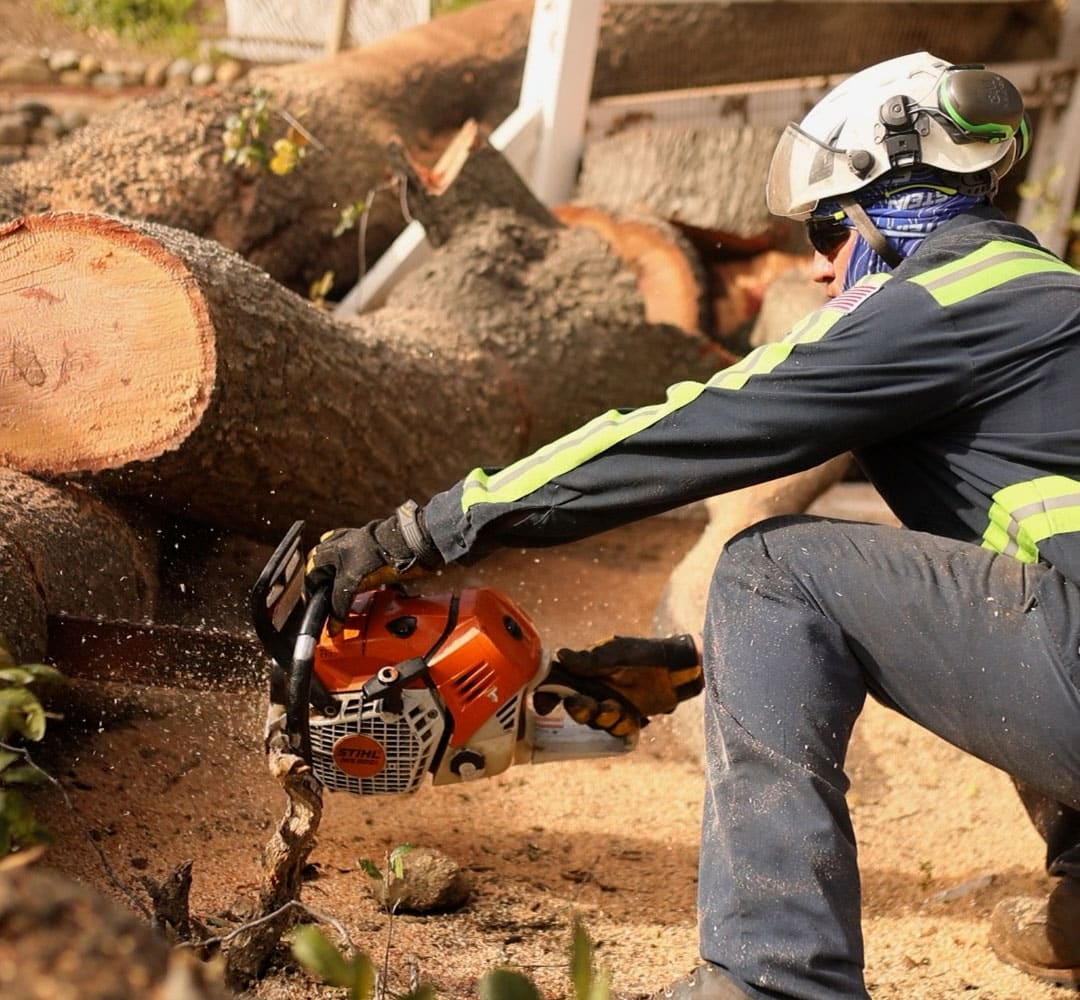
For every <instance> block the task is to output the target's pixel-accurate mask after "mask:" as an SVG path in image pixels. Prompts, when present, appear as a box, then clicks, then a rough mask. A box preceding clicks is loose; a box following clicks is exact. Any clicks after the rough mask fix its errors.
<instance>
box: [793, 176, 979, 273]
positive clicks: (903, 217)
mask: <svg viewBox="0 0 1080 1000" xmlns="http://www.w3.org/2000/svg"><path fill="white" fill-rule="evenodd" d="M856 197H857V199H858V202H859V204H860V205H862V207H863V208H864V209H865V210H866V214H867V215H868V216H869V217H870V221H871V222H873V224H874V225H875V226H877V228H878V229H879V230H880V231H881V234H882V235H883V236H884V237H885V239H886V240H888V242H889V245H890V246H892V247H893V248H894V249H895V250H896V251H897V252H898V253H899V254H900V256H901V257H908V256H910V255H911V254H913V253H914V252H915V251H916V249H918V247H919V244H920V243H922V241H923V240H924V239H926V237H927V235H928V234H930V233H932V232H933V231H934V230H935V229H937V227H938V226H940V225H941V223H943V222H945V221H946V220H948V219H951V218H953V216H955V215H959V214H960V213H961V212H966V211H967V210H968V209H970V208H973V207H974V206H976V205H986V204H989V201H990V198H989V196H988V195H971V194H961V193H960V192H959V191H957V189H956V188H955V187H951V186H950V185H949V178H948V176H947V175H946V174H943V173H942V172H941V171H940V170H934V169H933V168H930V167H915V168H914V169H912V170H905V171H903V172H894V173H891V174H888V175H887V176H885V177H882V178H880V179H879V180H876V181H874V183H873V184H868V185H867V186H866V187H864V188H863V189H862V190H860V191H858V192H856ZM814 215H815V216H819V217H820V216H832V217H834V218H838V219H840V221H841V222H842V223H843V224H844V225H845V226H847V227H848V228H849V229H854V228H855V224H854V222H852V221H851V219H849V218H848V217H847V216H846V215H844V210H843V209H842V208H841V207H840V203H839V202H838V201H836V200H835V199H830V200H828V201H823V202H821V203H820V204H819V205H818V208H817V211H815V213H814ZM856 235H857V237H858V238H857V239H856V242H855V248H854V249H853V250H852V253H851V257H850V259H849V261H848V266H847V271H846V272H845V273H844V289H845V290H846V289H848V288H851V286H852V285H854V284H857V283H858V281H859V280H860V279H862V278H864V277H866V275H868V274H876V273H878V272H879V271H890V270H892V268H891V267H889V265H888V264H887V263H885V261H884V260H882V259H881V257H880V256H878V254H877V253H876V252H875V251H874V249H873V248H872V247H871V246H870V244H869V243H867V242H866V240H865V239H864V238H863V236H862V234H861V233H859V232H858V231H856Z"/></svg>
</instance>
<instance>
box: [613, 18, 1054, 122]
mask: <svg viewBox="0 0 1080 1000" xmlns="http://www.w3.org/2000/svg"><path fill="white" fill-rule="evenodd" d="M1061 19H1062V5H1061V4H1060V3H1059V2H1056V0H1012V2H1008V3H1006V2H996V3H987V2H986V0H968V2H967V3H953V2H949V0H923V2H915V3H891V2H890V3H887V2H883V0H845V2H844V3H831V4H830V3H761V2H760V0H731V2H724V3H610V4H607V5H606V7H605V9H604V11H603V14H602V16H601V22H600V42H599V47H598V50H597V56H596V68H595V70H594V73H593V96H594V97H609V96H613V95H618V94H641V93H644V92H646V91H660V90H674V89H677V88H681V87H709V86H713V85H720V84H726V83H742V82H746V81H748V80H778V79H782V78H791V77H802V76H823V75H825V74H828V73H854V72H856V71H858V70H860V69H862V68H863V67H865V66H869V65H870V64H871V63H875V62H879V61H881V60H882V59H889V58H891V57H892V56H895V55H896V54H897V53H898V52H918V51H919V50H920V49H927V50H929V51H930V52H934V53H939V54H943V55H945V56H947V57H948V58H949V59H951V60H952V61H953V62H955V63H966V62H1007V61H1009V60H1012V59H1018V60H1019V59H1039V58H1043V59H1052V58H1054V56H1055V55H1056V46H1057V39H1058V38H1060V37H1061ZM884 25H887V29H888V30H880V29H881V28H883V26H884ZM705 103H706V105H707V104H708V102H707V101H706V102H705ZM721 110H724V111H734V112H735V113H737V112H738V108H734V109H721ZM710 113H711V114H712V115H713V116H715V113H716V109H715V108H714V107H706V109H705V112H704V115H703V117H707V116H708V115H709V114H710Z"/></svg>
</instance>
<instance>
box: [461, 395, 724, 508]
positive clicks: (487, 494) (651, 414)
mask: <svg viewBox="0 0 1080 1000" xmlns="http://www.w3.org/2000/svg"><path fill="white" fill-rule="evenodd" d="M704 391H705V386H704V384H702V383H701V382H679V383H678V384H677V385H673V386H672V387H671V388H670V389H668V392H667V398H666V399H665V401H664V402H663V403H657V404H655V405H653V406H644V407H641V408H639V409H636V410H631V411H629V412H628V413H624V412H620V411H619V410H609V411H608V412H607V413H603V414H601V415H600V416H599V417H596V418H595V419H593V420H591V421H589V423H587V424H585V425H584V426H583V427H579V428H578V429H577V430H576V431H572V432H571V433H570V434H567V435H565V436H564V437H561V438H559V439H558V440H556V441H553V442H551V444H548V445H545V446H544V447H543V448H541V449H540V450H539V451H537V452H534V453H533V454H532V455H528V456H526V457H525V458H523V459H521V460H519V461H517V462H515V463H514V464H513V465H508V466H507V467H506V468H505V469H500V470H499V471H498V472H496V473H494V474H493V475H490V476H489V475H487V473H485V472H484V471H483V470H482V469H473V471H472V472H470V473H469V475H468V476H467V477H466V479H465V484H464V490H463V492H462V495H461V510H462V512H463V513H464V512H465V511H467V510H468V509H469V508H470V507H472V506H473V505H474V504H478V503H507V502H512V501H514V500H520V499H521V498H522V497H523V496H526V495H528V494H529V493H532V492H533V490H536V489H539V488H540V487H541V486H543V485H544V484H545V483H547V482H550V481H551V480H552V479H554V478H555V477H556V476H560V475H563V474H564V473H567V472H569V471H570V470H571V469H576V468H577V467H578V466H579V465H583V464H584V463H585V462H587V461H588V460H589V459H590V458H594V457H595V456H597V455H599V454H600V453H601V452H604V451H606V450H607V449H608V448H611V447H612V446H614V445H616V444H618V443H619V442H620V441H623V440H625V439H626V438H628V437H630V435H631V434H636V433H638V432H639V431H643V430H645V429H646V428H647V427H650V426H652V425H653V424H655V423H656V422H657V421H658V420H660V419H661V418H662V417H665V416H667V415H668V414H669V413H673V412H674V411H675V410H677V409H679V408H680V407H683V406H685V405H686V404H687V403H690V402H692V401H693V400H695V399H697V397H698V396H700V395H701V393H703V392H704Z"/></svg>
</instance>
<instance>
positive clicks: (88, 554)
mask: <svg viewBox="0 0 1080 1000" xmlns="http://www.w3.org/2000/svg"><path fill="white" fill-rule="evenodd" d="M156 562H157V550H156V541H155V539H154V538H153V536H151V535H149V534H141V533H140V532H138V531H137V530H135V529H134V528H132V527H131V525H130V524H129V522H128V520H127V519H126V518H125V517H123V516H121V515H120V514H118V513H117V512H116V511H114V510H112V509H111V508H109V507H107V506H106V505H105V504H104V503H102V501H101V500H100V499H99V498H98V497H96V496H94V495H93V494H92V493H90V492H88V491H87V490H85V489H84V488H82V487H80V486H77V485H49V484H46V483H42V482H39V481H37V480H36V479H34V478H32V477H31V476H26V475H22V474H21V473H18V472H15V471H13V470H11V469H4V468H0V634H2V635H4V637H5V638H6V640H7V642H8V643H9V645H10V646H11V651H12V653H13V654H14V655H15V657H16V659H17V660H18V661H20V662H28V661H31V660H36V659H40V658H41V657H42V656H43V655H44V653H45V651H46V646H47V624H46V615H47V614H49V613H55V612H65V613H67V614H69V615H76V616H79V617H81V618H88V617H97V616H108V617H111V618H125V619H132V620H139V619H143V618H146V617H149V616H150V615H151V614H152V613H153V611H154V607H155V602H156V598H157V588H158V581H157V565H156Z"/></svg>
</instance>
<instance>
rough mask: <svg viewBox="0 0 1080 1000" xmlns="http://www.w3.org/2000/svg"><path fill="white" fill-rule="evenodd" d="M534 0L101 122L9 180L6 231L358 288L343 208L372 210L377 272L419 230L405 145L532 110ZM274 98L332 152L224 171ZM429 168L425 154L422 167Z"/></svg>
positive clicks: (5, 182)
mask: <svg viewBox="0 0 1080 1000" xmlns="http://www.w3.org/2000/svg"><path fill="white" fill-rule="evenodd" d="M531 14H532V4H531V3H530V2H529V0H493V2H488V3H481V4H478V5H476V6H475V7H473V8H470V9H467V10H463V11H460V12H457V13H454V14H449V15H444V16H441V17H438V18H434V19H432V20H431V21H430V22H427V23H425V24H423V25H420V26H417V27H416V28H412V29H409V30H407V31H403V32H399V33H397V34H395V35H392V36H389V37H386V38H383V39H380V40H378V41H376V42H373V43H371V44H370V45H366V46H362V47H360V48H355V49H350V50H348V51H345V52H342V53H340V54H338V55H336V56H334V57H332V58H327V59H320V60H312V61H309V62H302V63H296V64H290V65H284V66H278V67H273V68H261V69H257V70H255V71H253V72H252V73H251V74H249V76H248V77H247V79H246V80H244V81H241V82H240V83H238V84H235V85H232V86H230V87H217V86H215V87H208V88H204V89H199V90H197V91H179V92H178V91H166V92H164V93H161V94H158V95H154V96H152V97H149V98H145V99H141V100H132V101H127V102H125V103H124V105H123V107H122V108H119V109H117V110H115V111H113V112H110V113H105V114H101V115H98V116H95V117H94V119H93V120H92V121H91V122H90V124H88V125H87V126H85V127H84V128H82V129H80V130H79V131H78V132H77V133H75V134H73V136H72V137H71V139H70V140H69V141H66V142H63V143H58V144H56V145H54V146H51V147H49V149H48V150H47V151H46V152H45V154H44V155H43V156H41V157H39V158H37V159H35V160H32V161H24V162H20V163H16V164H12V165H9V166H7V167H6V168H4V169H0V221H4V220H10V219H15V218H19V217H22V216H26V215H36V214H40V213H43V212H47V211H53V212H58V211H79V212H90V213H102V214H108V215H115V216H121V217H125V218H131V219H138V220H145V221H152V222H157V223H160V224H163V225H166V226H169V227H172V228H176V229H183V230H187V231H188V232H191V233H194V234H196V235H199V236H202V237H204V238H206V239H210V240H213V241H215V242H219V243H221V244H222V245H223V246H226V247H228V248H230V249H232V250H234V251H236V252H238V253H240V254H241V255H242V256H244V257H245V258H247V259H248V260H250V261H252V262H253V263H254V264H256V266H258V267H261V268H262V269H264V270H265V271H267V273H269V274H270V275H271V276H273V277H274V278H275V279H277V280H278V281H280V282H282V283H285V284H287V285H289V287H292V288H294V289H304V290H306V289H307V288H308V287H309V286H310V284H311V283H312V282H314V281H315V280H317V279H318V278H320V277H321V276H322V275H323V274H324V273H325V272H326V271H332V272H333V273H334V275H335V277H336V281H337V283H338V285H339V287H344V288H348V287H349V286H350V285H352V284H353V283H354V282H355V281H356V279H357V272H358V256H359V255H358V245H357V240H356V239H355V238H352V237H349V238H337V237H335V236H334V235H333V233H334V229H335V227H336V226H337V224H338V222H339V219H340V209H341V206H344V205H348V204H351V203H353V202H356V201H360V200H363V199H368V201H369V213H368V218H367V221H366V231H365V247H366V249H365V256H366V259H367V261H368V262H369V263H370V262H371V261H374V260H375V259H376V258H377V257H378V256H379V255H380V253H381V252H382V251H383V249H385V247H386V246H388V245H389V244H390V242H391V241H392V240H393V238H394V237H395V236H396V235H397V234H398V232H400V231H401V229H402V228H403V226H404V225H405V220H404V219H403V218H402V214H401V210H400V206H399V202H398V199H397V197H396V195H394V194H389V193H388V194H384V195H381V196H376V197H374V198H370V197H369V195H370V194H371V192H373V191H375V190H376V189H378V188H380V186H382V185H385V183H386V181H387V179H388V173H387V164H386V158H385V154H384V147H385V145H386V143H387V142H389V141H390V139H391V138H392V137H393V136H394V135H398V136H401V137H402V139H403V141H404V142H406V143H407V144H408V146H409V147H410V149H413V150H427V151H428V152H427V155H428V156H429V157H430V160H434V159H435V158H436V157H437V156H438V152H439V150H440V149H441V148H442V146H443V145H444V144H445V142H446V137H448V136H449V135H451V134H453V132H454V130H456V129H457V128H458V127H459V126H460V125H461V123H462V122H463V121H465V120H466V119H467V118H470V117H472V118H477V119H479V120H481V121H484V122H486V123H488V124H489V125H490V126H491V127H494V126H496V125H498V123H499V122H501V121H502V120H503V119H504V118H505V117H506V116H507V115H509V114H510V112H512V111H513V109H514V107H515V106H516V104H517V100H518V92H519V89H520V85H521V75H522V70H523V67H524V61H525V51H526V47H527V44H528V37H529V28H530V24H531ZM254 87H261V88H263V89H264V90H265V91H267V92H268V93H269V95H270V104H271V107H272V108H273V109H274V113H273V114H271V119H270V127H271V131H272V137H273V138H277V137H279V136H281V135H284V133H285V129H286V123H285V121H284V120H282V119H281V118H280V117H279V113H280V112H287V113H290V114H291V115H293V116H295V117H296V118H298V119H299V120H300V122H301V124H302V126H303V127H304V129H305V130H306V131H307V132H309V133H310V134H311V135H312V136H313V137H314V138H315V140H317V142H318V143H319V145H318V146H315V145H314V144H312V145H311V146H309V147H308V155H307V156H306V157H305V158H304V160H303V162H302V163H301V164H300V166H299V168H298V169H297V170H295V171H294V172H293V173H291V174H289V175H288V176H284V177H282V176H277V175H274V174H270V173H269V172H265V173H253V172H249V171H243V170H239V169H236V168H234V167H233V166H231V165H229V164H226V163H225V162H223V159H222V154H223V152H224V149H225V146H224V133H225V129H226V122H227V120H228V119H229V118H230V116H233V115H237V114H239V113H240V111H241V110H242V109H243V108H244V107H245V106H248V105H250V103H251V90H252V88H254ZM418 155H419V154H418Z"/></svg>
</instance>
